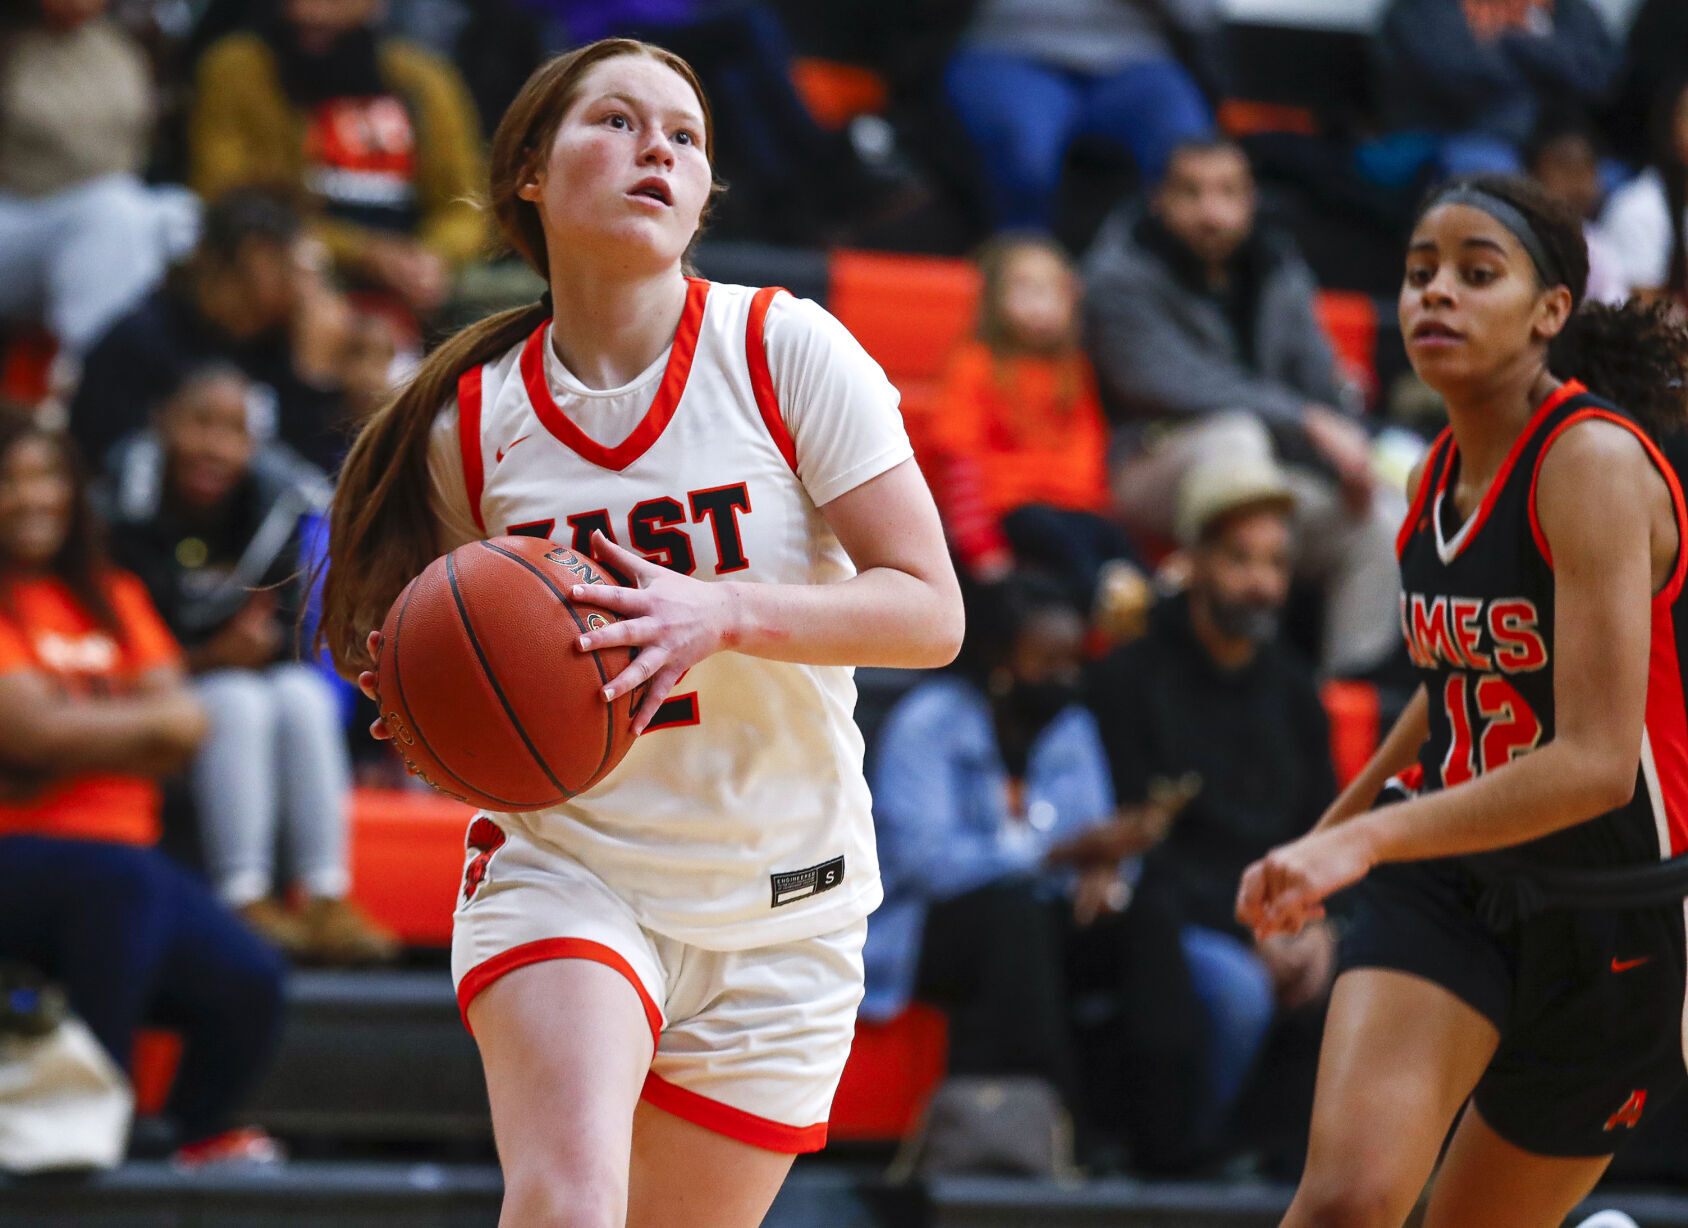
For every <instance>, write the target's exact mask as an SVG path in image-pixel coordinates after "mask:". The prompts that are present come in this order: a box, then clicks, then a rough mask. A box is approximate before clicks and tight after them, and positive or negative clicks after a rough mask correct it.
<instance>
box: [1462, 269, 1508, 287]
mask: <svg viewBox="0 0 1688 1228" xmlns="http://www.w3.org/2000/svg"><path fill="white" fill-rule="evenodd" d="M1498 276H1500V274H1498V273H1496V272H1495V271H1494V270H1493V269H1490V268H1484V267H1482V266H1478V267H1477V268H1474V269H1467V270H1466V271H1465V280H1466V281H1468V282H1470V283H1471V284H1472V285H1474V286H1486V285H1488V284H1489V283H1490V282H1492V281H1494V280H1495V278H1497V277H1498Z"/></svg>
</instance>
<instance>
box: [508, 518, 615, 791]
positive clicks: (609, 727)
mask: <svg viewBox="0 0 1688 1228" xmlns="http://www.w3.org/2000/svg"><path fill="white" fill-rule="evenodd" d="M481 545H483V546H485V547H486V548H487V549H489V550H496V551H497V552H498V553H499V554H502V555H503V556H504V557H505V558H508V559H514V560H515V561H516V562H518V563H520V564H521V565H522V566H523V567H525V568H527V569H528V570H529V571H531V572H532V573H533V574H534V576H535V577H536V578H537V579H538V580H539V582H540V583H541V584H543V585H544V586H545V587H546V588H548V589H550V590H551V593H552V595H553V596H555V597H556V599H557V600H558V601H559V602H561V603H562V606H563V609H564V610H566V611H568V616H569V617H570V618H572V619H574V625H575V626H576V627H578V628H579V629H580V630H581V631H582V632H584V631H585V630H586V629H587V627H586V624H585V623H584V622H582V621H581V618H580V615H579V614H576V613H575V612H574V607H573V606H572V605H570V604H569V599H568V598H567V597H565V596H564V595H563V590H562V589H560V588H558V587H557V586H556V585H555V584H553V583H552V582H551V577H550V576H548V575H546V574H545V573H544V572H543V571H541V570H539V568H537V567H535V566H534V565H533V564H532V563H530V562H529V561H528V560H527V559H525V558H523V557H522V556H521V555H519V554H517V553H516V552H515V551H513V550H506V549H505V548H504V547H503V546H495V545H493V544H492V543H491V542H489V541H483V542H481ZM587 655H588V656H590V657H591V658H592V664H593V665H594V666H596V667H597V670H598V680H599V681H600V682H606V683H607V682H608V681H609V680H610V676H609V671H608V670H606V669H605V668H604V662H603V660H602V658H600V657H599V656H598V654H597V653H595V652H593V653H588V654H587ZM604 708H605V711H606V716H605V718H604V753H603V756H602V757H601V758H600V759H599V760H598V767H597V770H596V771H594V772H593V773H592V777H591V778H592V779H593V780H596V779H597V778H598V773H599V772H602V771H603V770H604V764H606V763H608V762H609V758H610V750H611V749H612V748H613V747H614V746H615V705H614V704H612V703H606V704H605V705H604Z"/></svg>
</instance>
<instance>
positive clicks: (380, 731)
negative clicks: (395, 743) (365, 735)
mask: <svg viewBox="0 0 1688 1228" xmlns="http://www.w3.org/2000/svg"><path fill="white" fill-rule="evenodd" d="M369 736H370V737H372V738H374V739H375V740H376V741H377V742H391V741H392V740H393V731H392V730H391V729H388V728H387V722H386V721H385V720H383V719H381V718H380V717H376V718H375V719H374V720H373V721H371V722H369Z"/></svg>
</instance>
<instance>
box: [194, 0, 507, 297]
mask: <svg viewBox="0 0 1688 1228" xmlns="http://www.w3.org/2000/svg"><path fill="white" fill-rule="evenodd" d="M380 7H381V5H380V0H283V3H282V4H281V6H280V10H281V11H280V16H279V19H278V20H276V21H275V23H274V24H273V25H271V26H270V27H268V28H266V29H261V30H257V31H243V32H240V33H235V34H229V35H226V36H225V37H224V38H222V39H220V40H218V41H217V42H216V43H215V44H213V45H212V46H211V47H210V48H209V49H208V50H207V51H206V53H205V57H204V59H203V60H202V61H201V62H200V65H199V72H198V80H197V83H196V84H197V94H198V97H197V101H196V104H195V107H194V111H193V116H192V120H191V123H190V129H189V161H190V175H189V177H190V180H191V183H192V186H193V188H194V190H195V191H197V192H198V193H199V194H200V195H201V196H203V197H205V198H206V199H207V200H215V199H217V198H218V197H219V196H221V195H222V194H223V193H224V192H226V191H228V190H229V189H230V188H233V187H237V186H240V185H242V184H254V183H256V184H263V185H266V186H271V187H276V186H288V187H294V188H297V189H298V190H300V191H302V192H303V193H304V195H305V196H306V197H307V198H309V199H310V200H311V201H312V202H313V203H314V204H315V205H316V207H317V216H316V218H315V225H314V231H315V233H316V234H317V235H318V236H319V237H320V238H321V239H322V240H323V242H325V243H326V244H327V245H328V249H329V252H330V253H331V254H332V255H333V257H334V261H335V265H336V267H337V268H338V269H339V271H340V272H341V273H342V275H344V276H345V277H346V278H347V279H348V280H349V281H351V282H352V283H353V284H354V285H362V286H366V287H369V288H372V289H376V290H382V291H386V292H388V293H391V294H394V295H397V296H398V297H399V298H400V299H402V300H403V301H404V303H405V304H406V305H407V306H408V307H409V308H410V309H411V310H412V311H414V312H416V313H418V314H419V315H426V314H427V313H428V312H430V311H432V310H434V309H435V308H437V307H438V306H439V305H440V303H441V302H442V301H443V300H444V298H445V295H446V292H447V290H448V288H449V279H450V274H451V271H452V270H453V268H455V267H456V266H458V265H461V264H464V263H465V262H467V261H468V260H470V259H472V258H473V257H474V256H476V255H478V254H479V253H480V249H481V245H482V243H483V242H484V241H485V238H486V227H485V222H484V220H483V218H482V216H481V213H480V211H479V209H477V208H476V206H475V205H474V203H473V198H474V196H475V194H476V193H477V191H478V189H479V186H480V184H481V183H482V182H483V181H484V179H485V175H484V173H483V171H482V170H481V163H482V160H483V155H482V150H481V141H480V125H479V123H478V121H477V120H476V117H475V108H474V104H473V103H472V102H471V101H470V99H469V95H468V91H467V89H466V88H465V86H464V84H463V81H462V78H461V77H460V76H459V75H458V73H457V70H456V69H455V68H453V67H452V66H451V65H450V64H448V63H447V62H445V61H444V60H441V59H438V58H437V57H435V56H433V55H430V54H429V53H427V52H425V51H423V50H421V49H420V48H418V47H414V46H411V45H409V44H407V43H404V42H400V41H398V40H394V39H381V38H378V37H377V35H376V31H375V21H376V19H377V17H378V16H379V12H380Z"/></svg>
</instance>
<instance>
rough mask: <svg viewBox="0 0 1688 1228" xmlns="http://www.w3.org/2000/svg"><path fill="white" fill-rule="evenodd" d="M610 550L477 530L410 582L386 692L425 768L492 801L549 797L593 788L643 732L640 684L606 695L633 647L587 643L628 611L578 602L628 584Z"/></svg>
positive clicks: (384, 711) (539, 803) (385, 646)
mask: <svg viewBox="0 0 1688 1228" xmlns="http://www.w3.org/2000/svg"><path fill="white" fill-rule="evenodd" d="M614 583H615V581H614V580H613V579H612V578H611V577H610V576H609V575H608V574H607V573H606V572H605V571H604V569H603V567H602V566H601V565H600V564H598V563H597V562H595V561H593V560H591V559H588V558H586V557H584V556H582V555H579V554H576V553H575V552H574V551H573V550H569V549H566V548H565V547H562V546H558V545H555V544H554V543H552V542H549V541H545V540H543V539H541V538H536V537H495V538H493V539H492V540H490V541H477V542H470V543H469V544H468V545H466V546H462V547H459V548H458V549H456V550H453V551H452V552H451V553H450V554H448V555H446V556H445V557H444V558H438V559H435V560H434V561H433V562H432V563H430V564H428V568H427V570H426V571H424V572H423V573H422V574H421V575H419V576H417V577H416V579H414V580H412V581H411V582H410V583H409V584H408V585H406V586H405V590H404V592H402V593H400V594H399V596H398V600H397V601H395V602H393V608H392V609H391V610H389V611H388V612H387V620H386V622H385V623H384V624H383V625H382V627H381V635H382V645H381V660H380V664H379V666H378V667H377V670H376V673H377V679H378V681H377V683H376V692H377V702H378V703H379V704H380V707H381V715H382V717H383V719H385V721H386V722H387V728H388V729H390V730H391V731H392V734H393V745H394V746H396V747H397V748H398V751H399V754H400V755H402V756H403V757H404V761H405V763H406V764H407V765H408V766H409V767H410V769H411V770H412V771H414V772H415V773H416V774H417V775H418V776H420V777H421V778H422V779H423V780H425V781H427V782H428V783H429V784H430V785H432V786H433V787H434V788H436V789H438V790H439V791H440V792H441V793H444V794H446V795H447V796H449V797H455V798H458V799H460V800H462V801H465V802H468V803H470V804H471V805H474V806H479V807H482V808H484V809H487V810H500V811H512V810H540V809H543V808H545V807H547V806H555V805H557V804H558V803H559V802H563V801H566V800H567V799H569V798H571V797H573V796H574V795H575V794H577V793H580V792H582V791H583V790H585V789H589V788H591V787H592V786H593V785H595V784H597V783H598V782H599V781H600V780H602V779H603V778H604V777H605V776H606V775H607V774H608V773H609V772H610V771H611V769H613V768H614V767H615V765H616V764H618V763H620V762H621V758H622V756H623V755H625V754H626V753H627V748H628V747H629V746H631V745H632V744H633V719H632V718H633V710H634V707H635V706H636V704H637V701H638V696H639V694H640V692H635V693H634V694H632V695H623V696H621V697H620V698H618V699H617V700H616V701H615V703H613V704H607V703H605V702H604V696H603V687H604V684H605V683H606V682H608V681H609V680H610V679H612V678H614V677H615V676H616V675H617V674H618V673H620V672H621V671H622V670H623V669H624V668H625V667H626V665H627V663H628V662H629V661H630V660H631V659H632V656H633V652H632V651H631V650H629V649H626V648H606V649H601V650H598V651H596V652H582V651H581V650H580V648H579V646H578V644H577V643H576V640H577V639H578V638H579V637H580V635H581V634H582V633H583V632H586V631H590V630H592V629H593V628H595V627H601V626H603V625H604V624H605V623H611V622H616V621H617V620H618V618H619V615H617V614H615V613H613V612H611V611H609V610H606V609H603V608H601V607H599V606H595V605H592V604H590V603H589V602H582V601H574V600H571V599H570V597H569V592H570V590H571V589H572V588H573V587H574V586H575V585H577V584H614Z"/></svg>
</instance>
